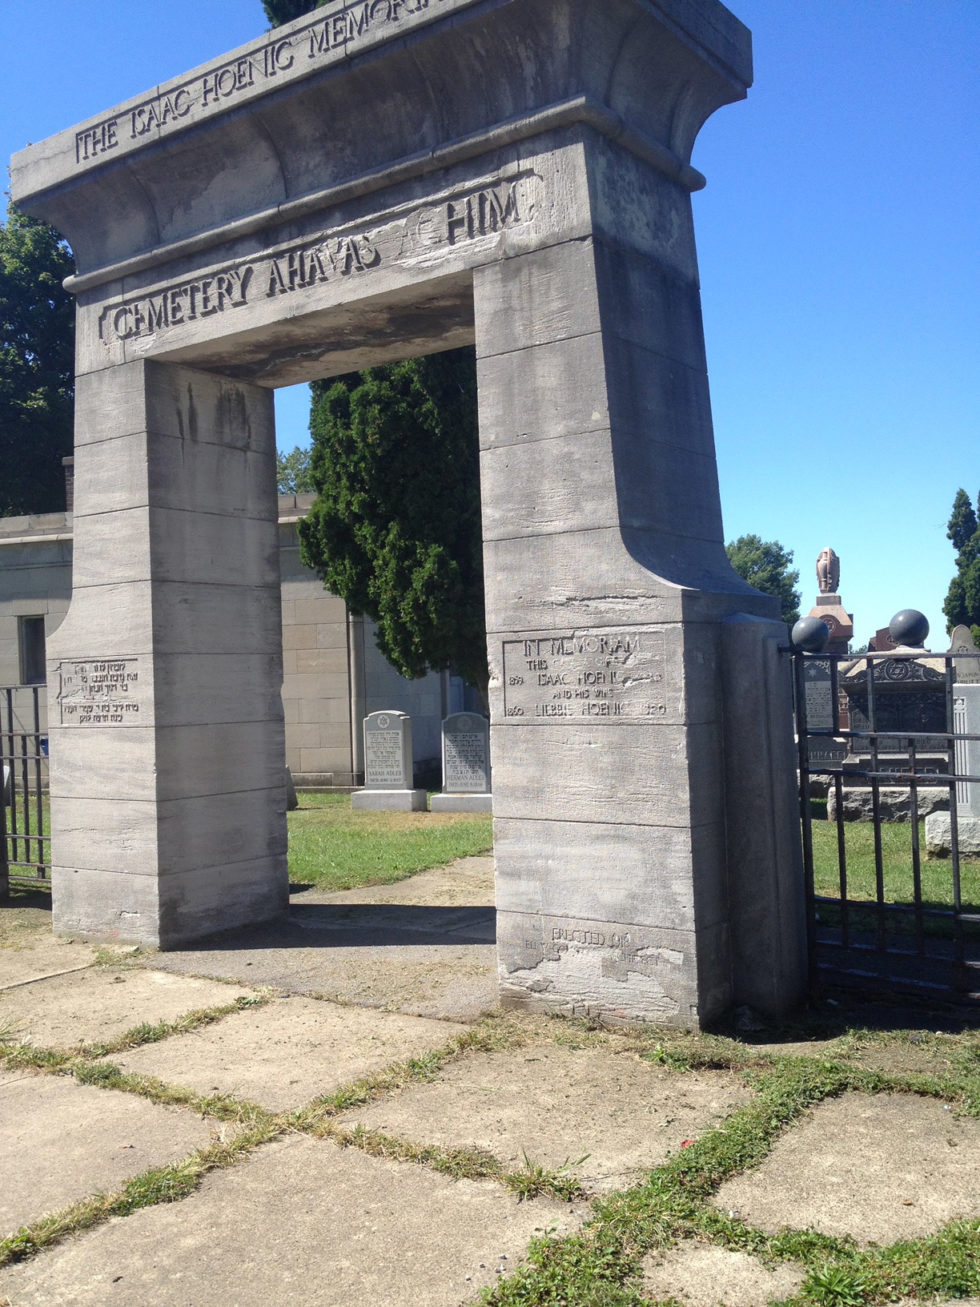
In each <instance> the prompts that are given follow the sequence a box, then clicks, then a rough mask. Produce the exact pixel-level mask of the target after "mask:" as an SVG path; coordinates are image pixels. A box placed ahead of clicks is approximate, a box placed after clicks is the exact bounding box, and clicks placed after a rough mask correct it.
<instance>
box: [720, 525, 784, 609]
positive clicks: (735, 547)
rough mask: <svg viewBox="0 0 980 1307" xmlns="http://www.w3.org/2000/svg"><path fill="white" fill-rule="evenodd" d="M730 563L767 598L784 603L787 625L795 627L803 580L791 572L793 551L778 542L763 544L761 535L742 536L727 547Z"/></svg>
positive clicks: (769, 541) (772, 541) (766, 541)
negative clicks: (799, 583)
mask: <svg viewBox="0 0 980 1307" xmlns="http://www.w3.org/2000/svg"><path fill="white" fill-rule="evenodd" d="M725 552H726V553H727V554H728V561H729V562H730V563H731V565H732V567H733V568H734V569H735V571H736V572H737V573H738V574H739V576H740V577H742V579H743V580H745V581H748V583H749V585H754V586H755V588H756V589H757V590H761V591H762V593H763V594H767V595H774V596H775V597H776V598H777V599H778V600H779V603H780V608H781V610H782V611H781V616H782V619H783V621H784V622H788V623H790V624H792V623H793V622H795V621H796V620H797V618H798V617H799V615H800V592H799V590H797V589H796V583H797V582H798V581H799V579H800V573H799V571H798V570H797V569H795V568H791V566H790V564H791V563H792V562H793V551H792V550H790V549H784V548H783V546H782V545H781V544H780V543H779V541H778V540H763V539H762V538H761V537H760V536H757V535H745V536H739V538H738V539H737V540H732V541H730V542H729V543H728V544H727V545H726V546H725Z"/></svg>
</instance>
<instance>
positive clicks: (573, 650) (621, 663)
mask: <svg viewBox="0 0 980 1307" xmlns="http://www.w3.org/2000/svg"><path fill="white" fill-rule="evenodd" d="M503 654H504V657H503V667H504V716H505V717H507V718H510V719H521V720H524V721H527V722H544V721H554V720H555V718H561V719H562V720H565V721H568V722H579V723H583V724H584V723H592V722H595V721H601V720H604V719H605V720H608V721H614V720H616V719H626V718H633V719H635V718H643V719H645V720H651V719H652V720H654V721H656V720H657V719H658V718H662V717H666V716H667V712H668V705H667V686H666V664H667V658H666V651H665V645H664V633H663V631H658V630H655V629H653V628H650V627H624V628H622V629H621V630H617V629H610V630H601V631H567V632H561V631H557V632H551V633H549V634H547V635H533V636H525V637H524V638H523V639H521V640H505V641H504V643H503Z"/></svg>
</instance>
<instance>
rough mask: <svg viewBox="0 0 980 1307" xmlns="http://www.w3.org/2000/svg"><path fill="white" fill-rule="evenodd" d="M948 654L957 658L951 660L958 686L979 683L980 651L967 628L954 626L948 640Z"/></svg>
mask: <svg viewBox="0 0 980 1307" xmlns="http://www.w3.org/2000/svg"><path fill="white" fill-rule="evenodd" d="M949 652H950V653H951V654H953V655H957V654H958V655H959V657H955V656H954V658H953V666H954V667H955V668H956V680H957V682H958V683H959V684H960V685H976V684H978V683H980V649H978V648H977V646H976V642H975V641H974V639H973V632H972V631H971V630H970V628H969V627H968V626H956V627H954V628H953V633H952V635H951V636H950V638H949Z"/></svg>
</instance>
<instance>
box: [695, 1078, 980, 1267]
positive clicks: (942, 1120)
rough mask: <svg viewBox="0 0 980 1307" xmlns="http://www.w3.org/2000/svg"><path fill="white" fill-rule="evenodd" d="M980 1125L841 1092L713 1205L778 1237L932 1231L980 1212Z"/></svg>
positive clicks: (917, 1103)
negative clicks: (786, 1232)
mask: <svg viewBox="0 0 980 1307" xmlns="http://www.w3.org/2000/svg"><path fill="white" fill-rule="evenodd" d="M978 1168H980V1121H978V1120H976V1119H974V1118H967V1117H957V1116H954V1114H953V1113H952V1111H950V1110H949V1108H948V1107H947V1106H946V1105H945V1104H943V1103H940V1102H937V1101H935V1100H934V1099H929V1098H915V1097H913V1096H911V1095H906V1094H878V1095H876V1096H874V1097H871V1096H868V1095H863V1094H843V1095H841V1097H840V1098H835V1099H830V1100H829V1101H827V1102H824V1103H821V1104H820V1105H819V1106H818V1107H816V1108H815V1109H814V1111H813V1112H812V1113H811V1114H810V1116H809V1117H808V1119H806V1120H805V1121H803V1122H801V1123H800V1124H799V1125H797V1126H796V1127H795V1128H793V1129H791V1130H790V1131H788V1133H787V1134H785V1135H783V1136H782V1138H780V1139H779V1140H777V1142H776V1144H775V1146H774V1148H773V1150H772V1152H771V1153H770V1155H769V1157H768V1158H767V1159H766V1160H765V1162H763V1164H762V1165H761V1166H760V1167H759V1168H758V1169H757V1170H755V1171H751V1172H748V1173H747V1174H745V1175H742V1176H738V1177H736V1178H735V1179H734V1180H730V1181H728V1182H726V1183H725V1184H723V1185H722V1186H721V1188H720V1189H719V1191H718V1193H717V1195H716V1196H715V1202H716V1203H717V1204H718V1206H719V1207H723V1208H725V1209H726V1210H734V1211H735V1212H736V1213H737V1215H738V1216H740V1217H741V1218H742V1219H743V1220H745V1221H748V1222H749V1224H751V1225H755V1226H759V1227H760V1228H761V1229H763V1230H767V1231H770V1232H773V1233H775V1231H777V1230H779V1229H780V1228H782V1227H783V1226H789V1227H791V1228H794V1229H804V1228H806V1227H808V1226H812V1227H813V1228H814V1229H816V1230H820V1231H822V1232H823V1233H824V1234H831V1235H838V1236H840V1235H848V1234H849V1235H853V1236H854V1238H855V1239H857V1240H858V1241H859V1242H860V1243H878V1244H889V1243H894V1242H895V1241H896V1240H898V1239H917V1238H921V1237H922V1236H924V1235H927V1234H931V1233H932V1232H933V1231H935V1230H936V1229H937V1228H938V1227H939V1226H940V1225H942V1224H943V1223H944V1222H945V1221H949V1220H952V1219H953V1218H954V1217H975V1216H978V1215H980V1189H978V1186H977V1174H978Z"/></svg>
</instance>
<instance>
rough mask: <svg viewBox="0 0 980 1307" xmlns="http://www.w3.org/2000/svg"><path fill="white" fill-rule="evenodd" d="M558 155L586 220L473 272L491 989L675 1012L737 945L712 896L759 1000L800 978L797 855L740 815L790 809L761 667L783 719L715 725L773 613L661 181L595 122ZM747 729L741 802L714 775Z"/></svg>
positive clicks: (763, 661) (757, 664) (740, 763)
mask: <svg viewBox="0 0 980 1307" xmlns="http://www.w3.org/2000/svg"><path fill="white" fill-rule="evenodd" d="M582 160H583V163H584V175H585V177H586V179H587V186H588V203H589V205H590V207H591V212H592V215H593V235H592V237H591V238H589V239H571V240H567V241H565V242H559V243H556V244H555V245H553V246H552V247H550V248H547V249H543V250H540V251H537V252H534V253H529V254H526V255H522V256H518V257H515V258H511V259H509V260H506V261H504V262H501V263H498V264H496V265H494V266H491V267H488V268H485V269H482V270H480V271H479V272H478V273H477V275H476V278H475V291H476V327H477V356H478V364H479V387H480V438H481V449H482V454H481V458H482V465H481V477H482V486H483V513H484V540H485V567H486V588H487V626H488V645H489V657H490V667H491V706H492V722H493V725H492V761H493V772H494V816H495V823H494V826H495V853H496V860H497V908H498V948H499V957H500V975H501V984H502V996H503V999H504V1001H505V1002H506V1003H510V1004H513V1005H520V1006H527V1007H544V1008H549V1009H551V1010H566V1011H570V1012H579V1013H590V1014H595V1015H599V1016H602V1017H604V1018H606V1019H617V1018H618V1019H624V1020H631V1019H646V1020H651V1021H669V1022H672V1023H676V1024H684V1025H688V1024H690V1025H695V1026H697V1025H699V1024H702V1023H704V1022H706V1021H710V1020H711V1019H712V1017H714V1016H716V1015H718V1014H719V1013H721V1012H722V1011H724V1010H725V1009H726V1008H728V1007H730V1006H731V1004H732V1003H733V1002H736V1001H738V998H739V995H740V993H741V992H742V991H743V988H744V983H743V982H744V977H743V978H741V979H739V980H738V981H736V980H735V979H734V978H733V963H734V959H735V957H736V956H737V957H738V958H739V960H743V959H744V961H745V965H747V966H749V967H751V966H752V965H753V963H752V955H751V949H750V947H749V946H748V939H745V938H743V939H740V940H738V941H734V942H733V938H732V931H733V922H734V921H735V919H736V918H737V924H738V928H739V930H740V931H742V933H743V935H745V934H747V935H748V937H749V938H751V936H752V934H753V933H754V932H756V931H763V932H765V931H770V930H771V931H773V932H775V933H776V934H777V935H778V936H779V938H778V941H774V942H773V945H772V948H771V949H767V950H766V953H767V961H766V964H765V965H766V967H767V968H768V967H769V959H768V955H769V954H770V953H773V954H775V955H778V957H779V958H780V959H781V962H782V964H783V969H782V971H781V974H780V975H779V976H778V977H777V978H775V980H774V979H773V978H772V977H769V978H767V979H764V980H762V981H761V982H760V983H758V984H755V983H752V984H751V985H750V989H751V991H752V993H753V996H754V997H756V998H757V999H758V1000H759V1001H760V1003H761V1005H762V1006H766V1007H768V1009H769V1010H770V1011H776V1010H779V1009H781V1008H785V1007H786V1006H788V1005H790V1004H791V1003H792V1002H793V1001H794V1000H795V999H796V998H797V997H798V996H799V994H800V992H801V988H802V985H803V983H804V979H805V946H804V932H803V916H802V911H798V912H792V911H790V912H787V910H786V902H787V901H788V900H789V899H790V897H792V896H793V892H794V891H795V901H796V902H797V903H798V904H799V905H800V906H802V890H801V886H802V879H801V877H800V878H799V879H798V880H797V881H796V882H795V884H794V883H793V878H794V877H799V854H798V849H797V851H796V852H795V854H794V849H793V846H792V842H791V841H789V843H788V844H787V842H786V841H785V840H784V839H782V837H781V838H780V840H778V841H773V840H771V841H769V844H768V847H767V848H765V849H761V850H760V842H759V841H758V840H753V839H752V838H751V835H750V833H749V832H748V831H747V830H745V829H744V826H745V824H746V823H749V822H751V821H755V820H759V817H760V814H761V817H762V819H763V820H767V819H768V820H769V821H770V823H773V824H775V825H777V826H778V827H779V829H780V831H781V832H783V833H785V832H786V831H790V830H791V829H792V822H793V820H794V817H795V809H794V806H793V772H792V758H791V752H790V748H789V745H790V742H791V735H790V715H789V697H788V680H787V681H786V685H785V686H784V687H783V691H786V692H785V693H784V692H783V691H779V698H778V701H779V705H780V709H781V711H782V712H783V713H785V716H783V717H780V716H779V713H777V712H774V713H773V716H772V718H769V717H765V716H764V717H763V719H762V721H761V722H755V721H753V722H752V724H751V730H749V731H748V732H747V733H746V735H745V736H744V738H740V739H730V738H726V732H731V731H737V730H738V729H739V727H740V726H744V725H746V722H745V718H744V714H742V712H741V710H740V708H739V706H738V704H737V703H735V702H727V701H726V689H725V684H724V682H725V681H726V679H727V680H729V681H731V682H732V693H733V694H734V696H736V698H737V696H738V695H739V694H740V692H741V691H740V688H739V683H740V682H742V681H743V680H744V682H745V685H746V686H753V687H754V686H755V685H756V684H757V683H759V681H760V679H761V680H762V681H763V682H764V683H766V684H770V683H772V682H773V681H775V682H777V683H778V681H779V678H780V672H779V668H778V666H776V665H775V664H776V662H777V660H776V659H775V657H774V652H773V651H774V649H775V647H776V645H777V644H778V642H779V641H780V640H782V641H785V639H786V630H785V626H783V625H782V623H780V622H778V621H773V620H771V619H772V617H773V616H774V615H775V614H774V607H776V606H775V605H774V603H773V601H771V600H767V599H765V598H763V597H762V596H759V595H758V594H756V592H754V591H752V590H750V589H749V588H748V587H747V586H745V585H744V583H743V582H741V581H740V579H739V578H737V577H736V576H735V575H734V573H733V572H732V571H731V569H730V568H729V566H728V563H727V559H726V557H725V553H724V544H723V535H722V524H721V514H720V507H719V500H718V486H717V475H716V470H715V461H714V447H713V436H712V430H711V420H710V410H709V401H708V388H707V377H706V372H705V363H704V352H703V344H702V335H701V323H700V301H699V292H698V285H697V269H696V260H695V255H694V243H693V227H692V223H691V213H690V203H689V197H688V194H687V192H686V191H685V190H684V189H683V187H682V186H681V185H680V184H679V183H678V182H676V181H673V180H671V179H670V178H668V177H667V176H665V175H663V174H661V173H659V172H655V171H654V170H653V169H648V170H643V169H642V168H641V167H640V166H639V165H638V164H637V162H636V160H635V159H633V158H628V157H626V156H625V155H621V154H618V152H617V151H616V149H615V147H612V146H610V145H609V144H608V142H603V143H601V144H598V143H595V142H591V141H590V139H589V138H588V137H585V138H584V140H583V151H582ZM612 172H615V176H616V178H617V184H616V186H615V187H613V186H611V185H609V186H607V185H606V184H605V183H606V180H607V174H611V173H612ZM617 206H618V207H617ZM777 611H778V609H777ZM740 612H742V613H745V614H747V615H749V616H753V617H754V618H755V620H754V621H753V622H752V623H751V624H750V625H749V626H748V627H747V635H743V636H742V637H740V638H739V639H738V640H735V641H732V640H730V639H726V638H725V632H726V625H725V623H726V620H727V619H729V618H731V617H732V616H733V615H735V614H738V613H740ZM729 646H730V647H731V652H729ZM732 657H737V658H738V660H739V663H738V665H737V666H732V665H731V663H730V660H731V658H732ZM726 658H727V659H729V662H728V663H726ZM783 676H784V677H788V668H787V669H785V670H784V672H783ZM761 737H766V738H767V739H768V740H769V741H770V743H769V744H768V745H767V746H766V748H767V757H766V765H765V766H764V767H763V769H762V774H761V776H760V781H759V792H758V796H757V803H756V804H755V805H752V806H751V808H750V809H749V810H746V811H744V812H743V811H740V809H739V806H738V804H736V803H729V802H728V798H727V795H728V784H727V777H728V775H729V774H733V775H738V774H739V769H740V768H742V769H744V768H746V767H749V766H751V764H752V760H753V758H755V757H756V756H757V755H755V754H754V753H753V750H754V749H756V748H757V747H758V746H759V743H760V738H761ZM726 750H727V756H726ZM769 756H773V757H775V758H777V759H780V760H783V761H785V760H786V759H789V768H788V769H787V773H786V775H785V777H782V776H780V775H778V774H776V775H775V776H774V775H773V771H774V769H773V768H772V767H770V766H769V763H768V758H769ZM733 793H734V792H733ZM797 844H798V837H797ZM777 846H778V847H777ZM730 847H731V848H737V849H740V850H741V851H742V852H743V853H745V854H747V855H748V856H749V857H750V858H752V857H755V856H756V855H758V854H759V853H760V851H761V852H762V853H763V855H764V856H765V857H766V859H767V861H766V865H765V866H764V867H762V868H755V869H754V872H755V874H757V875H758V876H759V877H760V880H759V883H760V884H763V885H767V886H768V887H769V888H770V889H772V888H773V886H774V885H775V884H776V883H778V882H782V883H783V885H784V886H785V887H786V889H785V901H784V903H783V904H782V905H779V904H777V903H774V902H770V901H764V900H760V898H759V896H758V895H756V896H754V897H753V898H752V900H751V901H747V900H745V898H744V896H742V897H741V899H740V898H739V894H740V891H739V884H740V883H741V880H740V878H742V877H743V875H744V874H747V873H748V872H749V870H750V869H749V868H748V867H736V866H730V865H729V848H730ZM780 858H782V859H784V861H783V862H782V863H781V864H780V862H779V859H780ZM735 900H739V902H738V904H736V903H735ZM787 960H788V966H787V965H786V964H787Z"/></svg>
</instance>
